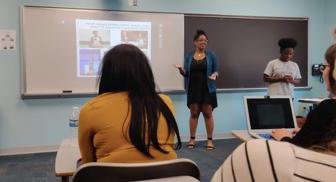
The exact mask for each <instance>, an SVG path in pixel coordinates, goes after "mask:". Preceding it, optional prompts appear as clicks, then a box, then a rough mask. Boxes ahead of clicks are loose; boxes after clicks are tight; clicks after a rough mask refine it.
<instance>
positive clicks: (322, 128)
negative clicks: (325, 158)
mask: <svg viewBox="0 0 336 182" xmlns="http://www.w3.org/2000/svg"><path fill="white" fill-rule="evenodd" d="M291 143H293V144H295V145H298V146H301V147H304V148H311V149H317V150H324V151H330V152H334V153H336V100H335V99H328V100H325V101H323V102H321V103H320V104H319V105H318V106H317V108H315V109H314V110H312V111H311V112H309V114H308V116H307V120H306V123H305V124H304V125H303V127H302V128H301V130H300V132H298V133H297V134H296V136H295V137H293V139H292V141H291Z"/></svg>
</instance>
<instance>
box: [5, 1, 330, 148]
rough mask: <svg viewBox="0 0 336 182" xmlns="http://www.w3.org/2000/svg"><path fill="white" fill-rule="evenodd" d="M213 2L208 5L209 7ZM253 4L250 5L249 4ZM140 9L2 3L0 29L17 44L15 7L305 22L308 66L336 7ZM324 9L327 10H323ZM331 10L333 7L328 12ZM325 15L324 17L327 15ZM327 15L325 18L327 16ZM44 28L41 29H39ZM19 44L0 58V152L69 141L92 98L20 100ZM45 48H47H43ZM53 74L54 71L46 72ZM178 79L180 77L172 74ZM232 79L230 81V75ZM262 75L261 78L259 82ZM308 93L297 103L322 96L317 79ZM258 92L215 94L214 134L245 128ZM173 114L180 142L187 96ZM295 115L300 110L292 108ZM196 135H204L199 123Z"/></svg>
mask: <svg viewBox="0 0 336 182" xmlns="http://www.w3.org/2000/svg"><path fill="white" fill-rule="evenodd" d="M210 2H211V3H210ZM252 2H253V3H252ZM138 3H139V5H138V7H129V6H128V1H126V0H114V1H110V0H95V1H93V0H57V1H52V0H48V1H47V0H43V1H42V0H0V29H14V30H16V31H17V37H18V38H20V32H19V28H20V22H19V6H22V5H38V6H56V7H74V8H94V9H112V10H129V11H156V12H179V13H205V14H223V15H243V16H279V17H309V50H308V52H309V56H308V57H309V65H311V64H312V63H320V62H321V61H322V60H323V59H322V55H323V53H324V50H325V47H326V44H327V42H328V37H327V36H328V35H330V34H328V27H329V26H330V25H331V24H332V23H331V21H332V20H335V18H336V17H335V14H334V13H332V14H330V16H333V18H331V17H330V18H326V13H325V12H326V10H328V11H329V12H330V11H331V10H332V7H335V2H334V1H332V0H327V1H325V0H318V1H317V0H282V1H278V0H254V1H250V0H212V1H204V0H183V1H180V0H170V1H165V0H138ZM326 5H327V6H326ZM329 5H333V6H329ZM327 14H328V13H327ZM328 15H329V14H328ZM41 26H42V27H43V25H41ZM19 45H20V41H19V39H18V41H17V50H16V51H9V52H0V85H1V89H0V150H1V149H12V148H20V147H32V146H48V145H58V144H60V142H61V141H62V139H63V138H65V137H68V136H70V131H69V128H68V127H67V118H68V115H69V112H70V111H71V108H72V107H73V106H80V105H82V104H83V103H85V102H86V101H87V100H88V99H90V98H69V99H64V98H63V99H35V100H22V99H21V98H20V73H21V70H20V69H21V68H20V48H19ZM46 46H47V45H46ZM50 69H52V68H50ZM176 74H178V73H176ZM233 76H234V75H233ZM261 77H262V73H260V78H256V79H261ZM309 84H310V86H312V90H304V91H297V92H296V97H310V96H314V97H316V96H324V95H326V93H325V91H324V88H323V86H322V84H321V83H319V82H318V79H317V78H312V77H311V76H309ZM265 94H266V92H265V91H261V92H237V93H219V94H218V103H219V107H218V108H217V109H216V110H215V111H214V118H215V134H216V135H217V136H218V134H225V133H229V132H230V131H231V130H233V129H244V128H245V117H244V111H243V104H242V102H243V101H242V97H243V96H244V95H265ZM171 98H172V100H173V102H174V104H175V107H176V110H177V121H178V123H179V127H180V130H181V134H182V135H183V136H188V132H189V129H188V117H189V111H188V109H187V107H186V99H185V95H171ZM296 108H297V111H298V112H299V109H298V108H299V105H298V104H296ZM199 124H200V125H199V128H198V133H199V134H205V128H204V122H203V120H200V123H199Z"/></svg>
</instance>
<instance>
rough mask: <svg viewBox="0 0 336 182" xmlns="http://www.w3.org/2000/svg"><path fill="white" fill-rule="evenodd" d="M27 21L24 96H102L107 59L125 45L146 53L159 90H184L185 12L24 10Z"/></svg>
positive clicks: (25, 28)
mask: <svg viewBox="0 0 336 182" xmlns="http://www.w3.org/2000/svg"><path fill="white" fill-rule="evenodd" d="M22 17H24V18H23V21H22V30H23V32H24V36H23V37H22V38H23V40H22V43H23V47H24V49H23V56H22V57H23V62H24V64H23V82H22V85H23V86H22V88H23V91H22V93H23V94H24V95H47V94H51V95H53V94H55V95H57V94H60V93H61V94H63V93H66V94H67V93H72V94H86V93H88V94H92V93H97V91H98V87H97V83H98V81H99V79H98V78H99V74H100V73H99V72H100V67H101V62H102V58H103V57H104V55H105V54H106V52H107V51H108V50H109V49H111V48H112V47H114V46H115V45H118V44H121V43H128V44H133V45H135V46H137V47H139V48H140V49H141V50H142V51H143V52H144V53H145V54H146V56H147V57H148V59H149V64H150V66H151V68H152V71H153V74H154V79H155V83H156V84H157V85H156V88H157V90H158V91H175V90H183V77H182V76H181V75H180V74H179V72H178V70H177V69H176V68H175V66H174V65H175V64H177V63H179V64H183V58H184V15H183V14H169V13H146V12H119V11H103V10H81V9H62V8H45V7H25V8H24V9H23V10H22ZM41 25H43V28H36V27H41ZM190 43H191V44H192V42H190Z"/></svg>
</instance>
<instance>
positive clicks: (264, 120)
mask: <svg viewBox="0 0 336 182" xmlns="http://www.w3.org/2000/svg"><path fill="white" fill-rule="evenodd" d="M247 107H248V114H249V117H250V127H251V129H252V130H253V129H274V128H295V126H294V118H293V114H292V107H291V102H290V98H260V99H257V98H248V99H247Z"/></svg>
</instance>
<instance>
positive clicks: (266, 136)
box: [258, 133, 273, 140]
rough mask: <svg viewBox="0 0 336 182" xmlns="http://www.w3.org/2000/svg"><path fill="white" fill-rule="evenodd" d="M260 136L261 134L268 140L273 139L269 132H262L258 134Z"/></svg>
mask: <svg viewBox="0 0 336 182" xmlns="http://www.w3.org/2000/svg"><path fill="white" fill-rule="evenodd" d="M258 136H260V137H261V138H264V139H266V140H270V139H273V137H272V135H271V134H268V133H260V134H258Z"/></svg>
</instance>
